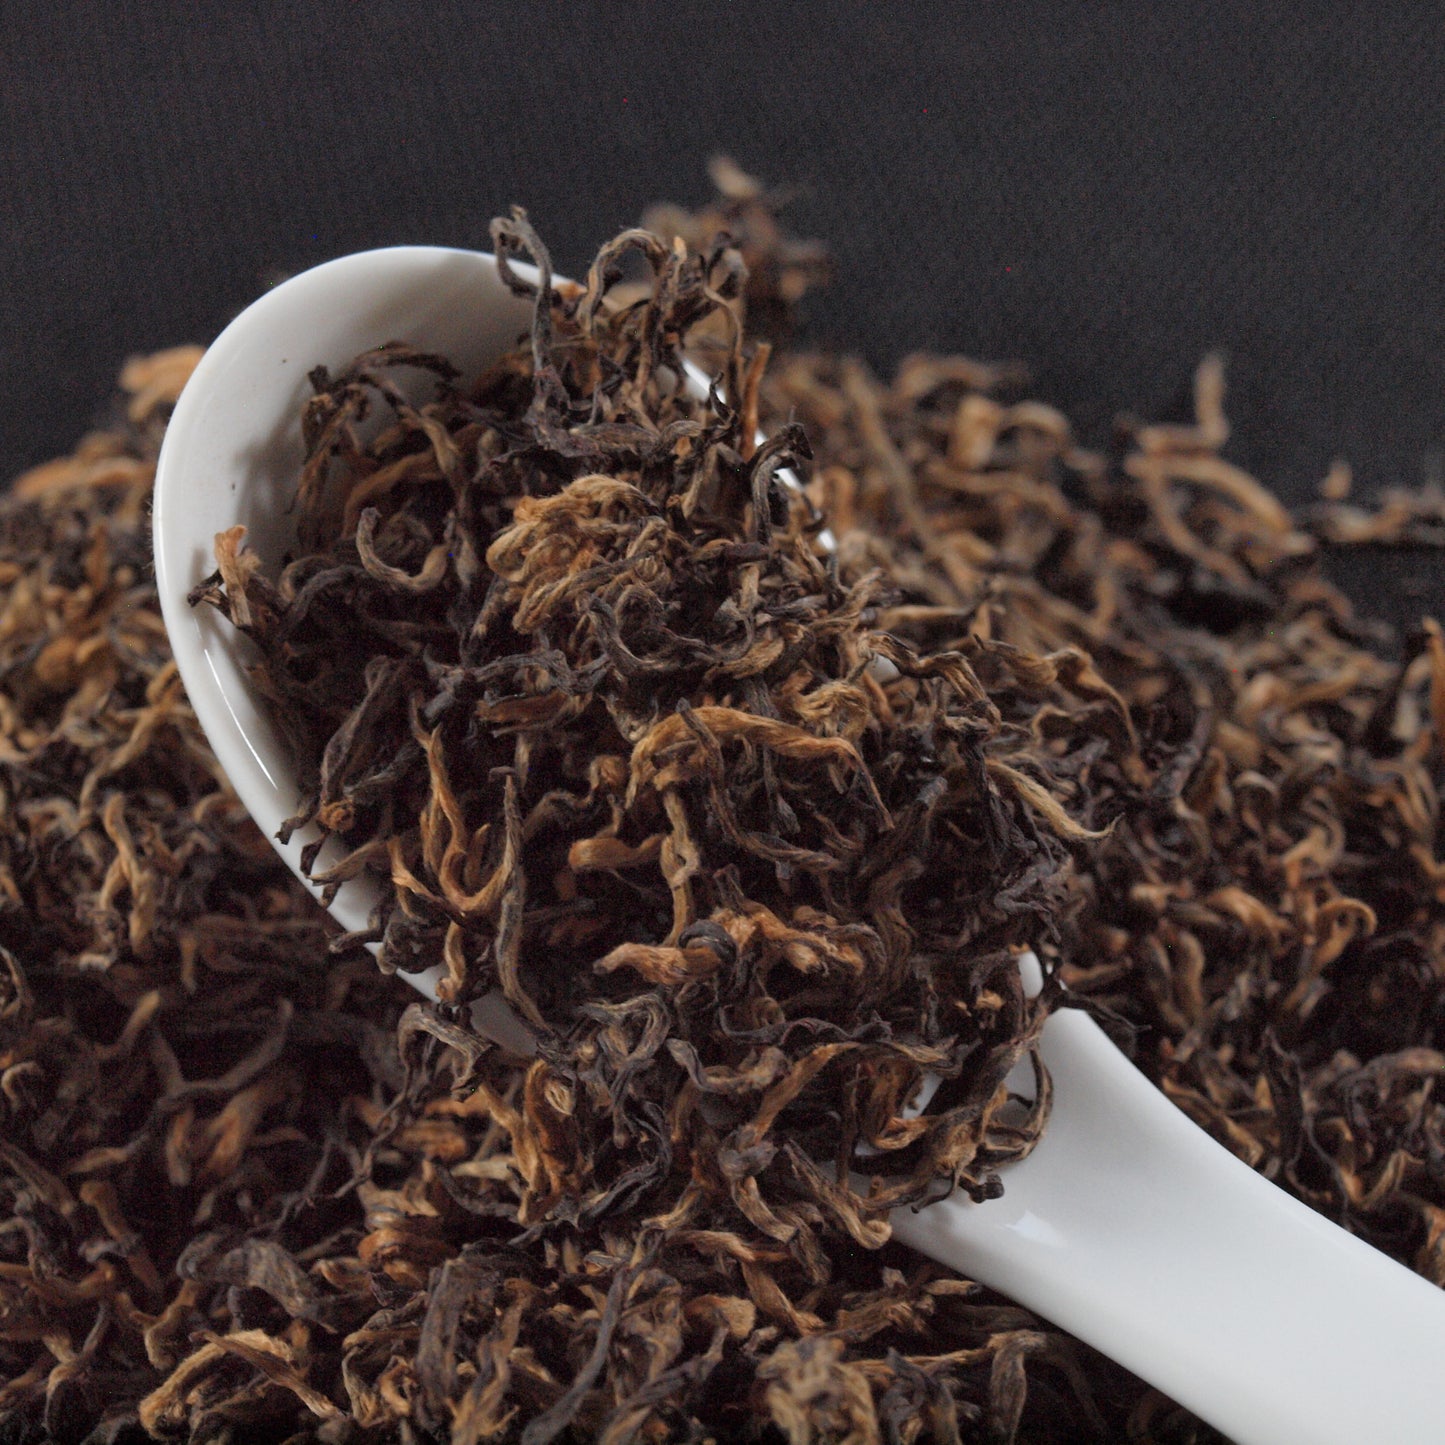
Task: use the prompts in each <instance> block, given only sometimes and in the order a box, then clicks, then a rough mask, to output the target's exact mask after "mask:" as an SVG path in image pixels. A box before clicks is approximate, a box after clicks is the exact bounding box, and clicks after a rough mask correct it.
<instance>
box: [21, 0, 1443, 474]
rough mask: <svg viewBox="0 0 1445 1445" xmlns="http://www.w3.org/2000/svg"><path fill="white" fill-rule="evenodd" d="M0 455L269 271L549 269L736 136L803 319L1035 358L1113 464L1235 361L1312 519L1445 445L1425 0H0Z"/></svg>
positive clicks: (1256, 437) (1263, 434)
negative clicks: (541, 242)
mask: <svg viewBox="0 0 1445 1445" xmlns="http://www.w3.org/2000/svg"><path fill="white" fill-rule="evenodd" d="M0 19H3V25H0V60H3V65H0V248H3V249H0V259H3V262H4V267H3V273H0V470H3V472H4V473H5V474H7V475H8V474H13V473H14V472H16V471H18V470H19V469H20V468H22V467H23V466H26V465H28V464H31V463H34V462H36V461H38V460H41V459H43V458H44V457H47V456H49V455H51V454H54V453H56V452H58V451H61V450H64V449H66V448H68V446H69V445H70V444H71V443H72V442H73V441H74V439H75V438H76V436H77V435H78V434H79V432H80V431H81V430H82V429H83V428H84V426H85V425H86V424H87V423H88V422H89V421H90V420H91V419H92V418H93V417H94V416H95V415H96V413H97V411H98V409H99V408H100V407H101V406H102V404H103V403H104V401H105V399H106V397H107V395H108V393H109V391H110V388H111V384H112V380H113V377H114V375H115V372H116V369H117V366H118V364H119V363H120V362H121V361H122V360H123V358H124V357H125V356H126V355H127V354H128V353H131V352H135V351H141V350H145V349H148V348H154V347H158V346H163V345H170V344H174V343H176V342H181V341H192V340H194V341H206V340H209V339H210V338H211V337H212V336H214V335H215V333H216V332H217V331H218V330H219V329H220V328H221V327H222V326H223V325H224V324H225V323H226V321H227V320H228V319H229V317H230V316H231V315H232V314H234V312H235V311H237V310H239V309H240V308H241V307H243V306H244V305H245V304H246V303H247V302H248V301H250V300H251V299H253V298H254V297H255V296H256V295H257V294H259V293H260V291H262V290H263V289H264V288H265V287H266V285H267V284H269V283H270V282H272V281H274V280H275V279H276V278H277V277H278V276H279V275H281V274H285V273H289V272H292V271H295V270H298V269H301V268H303V267H305V266H307V265H310V264H313V263H315V262H317V261H321V260H324V259H327V258H329V257H331V256H334V255H338V254H340V253H342V252H346V251H350V250H355V249H359V248H362V247H367V246H376V245H384V244H388V243H395V242H435V243H442V244H453V245H464V246H466V245H470V246H478V247H485V246H486V244H487V240H486V236H487V222H488V219H489V218H490V217H491V216H492V215H493V214H495V213H497V212H498V211H500V210H503V209H505V207H506V206H507V205H508V204H510V203H512V202H520V203H522V204H524V205H525V206H527V207H528V209H529V211H530V212H531V214H532V217H533V219H534V221H535V222H536V223H537V225H538V226H539V228H540V229H541V231H542V233H543V235H544V236H545V237H546V238H547V239H548V241H549V243H550V245H551V247H552V250H553V254H554V257H555V259H556V261H557V264H558V267H559V269H561V270H563V271H570V272H572V273H574V274H575V273H578V272H580V271H581V270H582V268H583V267H584V265H585V262H586V260H587V259H588V257H589V256H590V254H591V252H592V250H593V249H594V248H595V246H596V245H597V244H598V243H599V242H600V241H601V240H603V239H604V238H606V237H607V236H608V235H609V234H611V233H612V232H613V231H614V230H616V229H617V228H619V227H621V226H623V225H625V224H629V223H632V222H634V221H635V220H636V219H637V218H638V216H639V215H640V213H641V211H642V209H643V208H644V206H645V205H646V204H647V203H649V202H650V201H653V200H659V199H671V200H675V201H679V202H682V203H685V204H696V203H698V202H700V201H701V200H703V199H704V198H705V197H706V196H707V195H708V194H709V183H708V181H707V177H706V173H705V164H706V160H707V158H708V156H709V155H711V154H713V153H714V152H717V151H725V152H727V153H729V154H731V155H732V156H734V157H735V158H736V159H737V161H738V162H739V163H740V164H742V165H743V166H744V167H745V168H747V169H749V170H751V171H753V172H754V173H756V174H759V175H761V176H763V177H764V178H766V179H768V180H770V181H774V182H778V183H783V184H786V185H789V186H792V187H795V188H796V189H797V192H798V195H797V199H796V202H795V204H794V205H793V206H792V208H791V210H790V212H789V216H790V220H791V224H792V226H793V228H794V229H795V230H797V231H800V232H802V233H804V234H808V235H816V236H820V237H822V238H824V239H826V240H827V241H828V242H829V244H830V245H831V247H832V249H833V252H834V254H835V256H836V258H837V263H838V264H837V276H836V281H835V283H834V285H833V287H832V288H831V290H830V291H829V292H828V293H826V294H824V295H823V296H821V297H820V298H818V299H817V300H816V301H815V302H814V303H813V304H812V306H811V308H810V311H809V313H808V315H809V335H810V336H811V338H812V339H813V340H816V341H818V342H820V343H825V344H835V345H840V346H843V347H846V348H849V349H853V350H858V351H861V352H863V353H864V354H865V355H866V356H867V357H868V358H869V359H870V360H871V361H872V362H873V363H874V364H875V365H877V366H880V367H888V366H889V365H891V364H892V363H893V362H894V361H896V360H897V359H898V358H899V357H900V356H901V355H903V354H904V353H906V352H907V351H910V350H913V349H918V348H945V349H957V350H963V351H966V352H969V353H971V354H974V355H977V356H981V357H985V358H989V359H1005V358H1007V359H1018V360H1022V361H1025V362H1027V363H1028V364H1029V366H1030V369H1031V371H1032V374H1033V376H1034V379H1035V390H1036V392H1037V394H1039V395H1041V396H1042V397H1044V398H1045V399H1047V400H1050V401H1053V402H1055V403H1056V404H1058V405H1061V406H1062V407H1064V408H1065V409H1066V410H1067V411H1068V412H1069V413H1070V414H1071V415H1073V416H1074V417H1075V419H1076V420H1077V422H1078V423H1079V425H1080V428H1081V431H1082V432H1083V435H1084V437H1085V439H1086V440H1090V441H1098V440H1099V439H1100V438H1101V437H1102V436H1103V435H1104V434H1105V432H1106V430H1107V426H1108V423H1109V420H1110V419H1111V417H1112V416H1113V415H1114V414H1115V413H1116V412H1118V411H1120V410H1122V409H1126V408H1127V409H1131V410H1134V411H1136V412H1138V413H1141V414H1144V415H1150V416H1155V417H1158V416H1163V415H1173V414H1178V413H1179V410H1180V408H1181V406H1182V405H1183V404H1184V403H1185V401H1186V399H1187V395H1188V387H1189V382H1190V378H1191V375H1192V372H1193V369H1194V366H1195V364H1196V362H1197V360H1198V359H1199V357H1200V355H1201V354H1202V353H1203V352H1205V351H1206V350H1208V349H1210V348H1220V349H1222V350H1223V351H1224V352H1225V353H1226V355H1227V357H1228V361H1229V376H1230V381H1231V392H1230V398H1229V410H1230V414H1231V417H1232V420H1233V422H1234V425H1235V437H1234V440H1233V441H1232V442H1231V444H1230V455H1232V456H1233V457H1234V458H1235V459H1237V460H1239V461H1241V462H1243V463H1245V464H1246V465H1248V466H1250V467H1251V468H1253V469H1256V470H1257V471H1258V472H1259V473H1260V474H1261V475H1262V477H1263V478H1264V480H1266V481H1267V482H1269V483H1270V484H1271V485H1272V486H1274V487H1276V488H1277V489H1278V490H1279V491H1280V492H1281V493H1282V494H1284V495H1285V496H1286V497H1289V498H1291V499H1296V500H1302V499H1304V498H1306V497H1308V496H1309V495H1310V494H1311V493H1312V492H1313V489H1314V487H1315V485H1316V483H1317V482H1318V480H1319V478H1320V477H1321V476H1322V475H1323V473H1324V471H1325V469H1326V467H1327V466H1328V464H1329V463H1330V461H1331V459H1332V458H1333V457H1335V456H1337V455H1342V456H1345V457H1347V458H1348V459H1349V460H1350V462H1351V463H1352V464H1353V466H1354V468H1355V471H1356V475H1357V477H1358V478H1359V481H1360V483H1361V485H1362V487H1363V489H1364V490H1366V491H1369V490H1374V489H1377V488H1379V487H1381V486H1387V485H1392V484H1396V483H1405V484H1418V483H1419V482H1421V481H1424V480H1428V479H1429V478H1431V477H1432V476H1435V475H1437V474H1438V472H1439V471H1440V469H1441V465H1442V464H1441V448H1442V444H1445V256H1442V247H1441V224H1440V222H1441V205H1440V197H1441V193H1442V184H1441V176H1440V162H1441V156H1442V152H1445V145H1442V142H1445V79H1442V75H1445V71H1442V66H1441V61H1442V60H1445V31H1442V23H1445V22H1442V13H1441V10H1440V7H1438V6H1437V5H1435V4H1433V3H1428V0H1427V3H1419V0H1416V3H1406V4H1393V3H1379V0H1375V3H1370V4H1343V3H1341V4H1331V5H1324V4H1321V5H1306V6H1299V5H1273V4H1264V3H1212V4H1208V5H1194V4H1191V5H1175V4H1166V3H1153V4H1151V3H1145V0H1129V3H1109V0H1092V3H1078V4H1066V3H1048V0H1022V3H1004V0H978V3H966V4H955V5H947V6H945V5H931V6H930V5H923V4H911V3H897V0H895V3H883V0H878V3H840V4H827V5H824V4H817V3H815V4H808V5H806V6H805V5H802V4H785V3H727V0H713V3H711V4H697V3H692V0H687V3H677V4H653V3H643V4H629V3H623V0H616V3H606V4H595V5H561V4H521V3H511V0H476V3H462V0H431V3H427V4H425V5H422V4H415V3H403V0H350V3H340V0H310V3H257V0H251V3H245V4H237V3H233V0H227V3H208V0H207V3H202V0H192V3H187V4H164V3H156V4H147V5H140V4H135V5H131V6H125V5H118V6H103V7H102V6H100V5H92V4H80V5H74V4H72V5H65V4H60V5H56V4H52V3H49V0H18V3H17V0H0Z"/></svg>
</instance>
